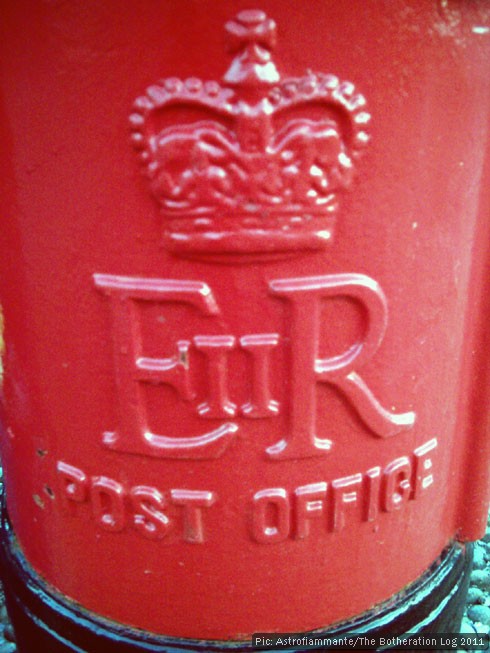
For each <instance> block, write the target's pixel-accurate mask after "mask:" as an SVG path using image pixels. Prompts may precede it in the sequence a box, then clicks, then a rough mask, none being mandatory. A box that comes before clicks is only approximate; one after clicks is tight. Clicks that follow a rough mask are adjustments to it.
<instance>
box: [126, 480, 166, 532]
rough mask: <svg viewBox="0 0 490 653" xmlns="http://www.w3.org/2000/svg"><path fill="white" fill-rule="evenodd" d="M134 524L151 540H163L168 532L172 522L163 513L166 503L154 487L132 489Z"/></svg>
mask: <svg viewBox="0 0 490 653" xmlns="http://www.w3.org/2000/svg"><path fill="white" fill-rule="evenodd" d="M130 497H131V502H132V505H133V511H134V515H133V522H134V527H135V528H136V530H137V531H138V532H139V533H141V535H143V536H144V537H147V538H148V539H150V540H161V539H163V538H164V537H165V535H166V534H167V532H168V529H169V525H170V520H169V518H168V517H167V515H166V514H165V513H164V512H163V509H164V508H165V506H166V501H165V498H164V496H163V494H162V493H161V492H159V491H158V490H157V489H156V488H154V487H148V486H146V485H138V486H136V487H134V488H132V489H131V492H130Z"/></svg>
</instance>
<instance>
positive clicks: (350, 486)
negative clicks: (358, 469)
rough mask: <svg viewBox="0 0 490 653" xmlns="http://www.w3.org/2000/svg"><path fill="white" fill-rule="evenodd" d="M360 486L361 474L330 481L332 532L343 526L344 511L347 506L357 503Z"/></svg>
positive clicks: (339, 529)
mask: <svg viewBox="0 0 490 653" xmlns="http://www.w3.org/2000/svg"><path fill="white" fill-rule="evenodd" d="M361 484H362V474H353V475H352V476H347V477H345V478H340V479H336V480H335V481H332V493H333V522H332V530H334V531H341V530H342V529H343V528H344V526H345V511H346V508H347V507H348V506H352V505H355V504H356V503H357V502H358V501H359V488H360V486H361Z"/></svg>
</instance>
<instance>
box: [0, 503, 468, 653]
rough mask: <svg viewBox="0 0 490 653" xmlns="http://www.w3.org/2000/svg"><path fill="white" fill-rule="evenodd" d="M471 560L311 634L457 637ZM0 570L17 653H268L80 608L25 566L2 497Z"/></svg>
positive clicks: (464, 554)
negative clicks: (156, 630) (165, 632)
mask: <svg viewBox="0 0 490 653" xmlns="http://www.w3.org/2000/svg"><path fill="white" fill-rule="evenodd" d="M472 559H473V547H472V545H471V544H466V545H464V544H460V543H458V542H453V543H452V544H451V545H450V546H448V547H447V548H446V549H445V550H444V551H443V552H442V553H441V556H440V557H439V559H438V560H436V561H435V562H434V563H433V565H432V566H431V567H430V568H429V569H428V570H427V571H426V572H425V573H424V574H423V575H422V576H421V577H420V578H418V579H417V580H416V581H415V582H413V583H411V584H410V585H408V586H407V587H405V588H404V589H403V590H402V591H401V592H399V593H398V594H395V595H393V596H392V597H391V598H390V599H389V600H388V601H386V602H384V603H382V604H380V605H378V606H376V607H375V608H373V609H372V610H369V611H367V612H364V613H363V614H361V615H358V616H357V617H355V618H354V619H350V620H348V621H344V622H342V623H337V624H335V625H333V626H330V627H329V628H328V629H323V630H316V631H314V632H315V633H316V634H328V635H332V636H334V635H335V636H342V635H346V634H350V633H362V634H365V635H373V636H380V637H390V636H391V637H392V636H393V635H402V634H404V633H408V632H410V633H457V632H459V627H460V623H461V618H462V614H463V610H464V605H465V600H466V594H467V591H468V584H469V578H470V572H471V566H472ZM0 572H1V576H2V581H3V585H4V592H5V598H6V604H7V610H8V613H9V616H10V618H11V620H12V624H13V627H14V631H15V635H16V639H17V647H18V653H39V652H43V651H47V652H48V651H49V653H65V652H68V651H69V652H72V653H73V652H76V653H82V652H83V653H99V652H100V653H130V652H131V653H133V652H136V651H141V652H143V651H146V652H153V653H164V652H165V653H177V652H179V651H234V652H236V651H261V650H269V651H270V650H271V649H262V648H254V647H253V646H252V643H251V642H235V643H232V642H224V641H209V640H195V639H194V640H191V639H180V638H174V637H164V636H159V635H154V634H151V633H146V632H144V631H141V630H138V629H135V628H131V627H126V626H124V625H121V624H118V623H115V622H112V621H110V620H107V619H104V618H103V617H99V616H97V615H95V614H93V613H91V612H89V611H88V610H85V609H84V608H83V607H81V606H79V605H78V604H77V603H75V602H73V601H71V600H70V599H68V598H67V597H65V596H63V595H62V594H60V593H58V592H57V591H56V590H55V589H54V588H52V587H51V586H49V585H48V584H47V583H46V582H45V581H44V580H43V579H42V578H41V577H40V576H39V575H38V574H37V573H36V572H35V571H34V570H33V569H32V568H31V566H30V565H29V563H28V562H27V560H26V559H25V557H24V555H23V554H22V551H21V549H20V546H19V544H18V543H17V540H16V537H15V534H14V532H13V530H12V527H11V525H10V521H9V519H8V515H7V511H6V509H5V503H4V500H2V513H1V540H0ZM196 609H198V606H196ZM288 650H289V651H292V650H295V649H291V648H288ZM297 650H301V649H297ZM309 650H322V649H309Z"/></svg>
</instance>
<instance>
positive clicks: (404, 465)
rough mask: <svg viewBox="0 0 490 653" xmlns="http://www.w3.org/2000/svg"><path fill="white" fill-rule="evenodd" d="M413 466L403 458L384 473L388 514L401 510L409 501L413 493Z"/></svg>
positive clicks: (384, 507)
mask: <svg viewBox="0 0 490 653" xmlns="http://www.w3.org/2000/svg"><path fill="white" fill-rule="evenodd" d="M411 477H412V466H411V463H410V460H409V459H408V458H407V457H406V456H403V457H402V458H397V459H396V460H394V461H393V462H392V463H390V464H389V465H388V467H386V469H385V470H384V472H383V491H382V497H383V509H384V510H386V512H392V511H393V510H399V509H400V508H401V506H402V505H403V504H404V503H405V502H406V501H408V500H409V498H410V494H411V493H412V485H411Z"/></svg>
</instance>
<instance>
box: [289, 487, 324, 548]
mask: <svg viewBox="0 0 490 653" xmlns="http://www.w3.org/2000/svg"><path fill="white" fill-rule="evenodd" d="M294 494H295V497H296V501H295V509H296V538H297V539H298V540H303V539H305V538H306V537H308V535H309V534H310V520H311V519H315V518H316V519H318V518H320V517H323V519H325V499H326V496H327V484H326V483H311V484H310V485H302V486H301V487H298V488H296V490H295V491H294Z"/></svg>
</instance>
